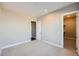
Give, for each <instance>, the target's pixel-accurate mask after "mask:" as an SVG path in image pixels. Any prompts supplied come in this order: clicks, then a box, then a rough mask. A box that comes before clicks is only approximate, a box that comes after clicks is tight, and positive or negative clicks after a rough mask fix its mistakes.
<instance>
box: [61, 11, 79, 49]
mask: <svg viewBox="0 0 79 59" xmlns="http://www.w3.org/2000/svg"><path fill="white" fill-rule="evenodd" d="M72 13H79V10H77V11H71V12H67V13H63V14H62V16H61V17H62V21H63V22H62V34H63V30H64V28H63V24H64V20H63V16H64V15H67V14H72ZM62 47H63V48H64V34H63V37H62Z"/></svg>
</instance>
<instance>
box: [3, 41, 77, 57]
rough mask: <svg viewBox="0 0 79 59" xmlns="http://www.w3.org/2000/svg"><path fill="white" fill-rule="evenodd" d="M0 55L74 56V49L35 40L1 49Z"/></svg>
mask: <svg viewBox="0 0 79 59" xmlns="http://www.w3.org/2000/svg"><path fill="white" fill-rule="evenodd" d="M1 55H2V56H74V55H76V54H75V51H74V50H68V49H64V48H59V47H55V46H52V45H49V44H47V43H45V42H43V41H39V40H35V41H32V42H29V43H26V44H21V45H17V46H14V47H10V48H7V49H4V50H2V54H1Z"/></svg>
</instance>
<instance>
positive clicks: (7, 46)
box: [1, 40, 30, 50]
mask: <svg viewBox="0 0 79 59" xmlns="http://www.w3.org/2000/svg"><path fill="white" fill-rule="evenodd" d="M28 42H30V40H27V41H24V42H18V43H14V44H12V45H6V46H4V47H2V48H1V50H3V49H6V48H9V47H13V46H16V45H20V44H23V43H28Z"/></svg>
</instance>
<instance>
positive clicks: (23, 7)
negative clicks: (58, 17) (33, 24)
mask: <svg viewBox="0 0 79 59" xmlns="http://www.w3.org/2000/svg"><path fill="white" fill-rule="evenodd" d="M72 3H73V2H3V3H2V6H3V7H4V8H7V9H10V10H12V11H16V12H20V13H22V14H25V15H26V16H33V17H38V16H42V15H44V14H46V13H49V12H51V11H55V10H57V9H60V8H62V7H65V6H67V5H70V4H72Z"/></svg>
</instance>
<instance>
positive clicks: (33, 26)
mask: <svg viewBox="0 0 79 59" xmlns="http://www.w3.org/2000/svg"><path fill="white" fill-rule="evenodd" d="M31 34H32V35H31V40H36V22H35V21H31Z"/></svg>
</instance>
